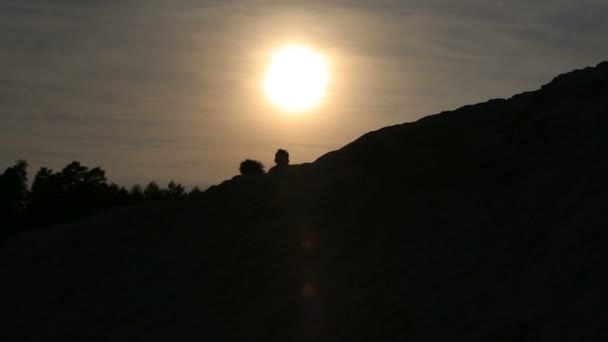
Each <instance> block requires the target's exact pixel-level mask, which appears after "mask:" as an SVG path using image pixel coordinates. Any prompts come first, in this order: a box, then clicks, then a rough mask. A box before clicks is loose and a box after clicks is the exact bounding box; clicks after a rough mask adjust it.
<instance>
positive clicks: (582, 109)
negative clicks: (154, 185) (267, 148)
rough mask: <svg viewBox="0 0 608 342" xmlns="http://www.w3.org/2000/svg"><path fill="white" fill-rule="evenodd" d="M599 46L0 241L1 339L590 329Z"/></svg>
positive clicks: (598, 307)
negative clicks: (183, 190) (323, 145)
mask: <svg viewBox="0 0 608 342" xmlns="http://www.w3.org/2000/svg"><path fill="white" fill-rule="evenodd" d="M606 151H608V62H604V63H601V64H599V65H597V66H596V67H594V68H586V69H583V70H577V71H574V72H571V73H567V74H564V75H561V76H559V77H557V78H555V79H554V80H553V81H551V82H550V83H549V84H547V85H545V86H543V87H542V88H541V89H539V90H537V91H532V92H527V93H523V94H519V95H516V96H514V97H512V98H510V99H497V100H491V101H488V102H486V103H481V104H477V105H472V106H466V107H463V108H460V109H457V110H455V111H451V112H444V113H441V114H437V115H432V116H429V117H426V118H423V119H421V120H419V121H417V122H413V123H405V124H401V125H396V126H391V127H386V128H382V129H380V130H377V131H374V132H370V133H368V134H365V135H364V136H362V137H361V138H359V139H357V140H356V141H354V142H352V143H350V144H348V145H347V146H345V147H343V148H342V149H340V150H337V151H333V152H330V153H328V154H326V155H324V156H322V157H320V158H319V159H318V160H316V161H315V162H314V163H310V164H303V165H294V166H291V167H289V168H288V169H285V170H283V171H282V172H275V173H273V174H267V175H259V176H249V177H235V178H234V179H232V180H229V181H226V182H224V183H222V184H220V185H219V186H215V187H212V188H210V189H209V190H207V191H206V192H204V193H203V194H201V195H200V196H198V197H197V198H192V199H190V200H186V201H175V202H162V203H160V202H159V203H145V204H140V205H136V206H130V207H123V208H118V209H115V210H112V211H109V212H106V213H103V214H101V215H97V216H94V217H91V218H89V219H86V220H83V221H81V222H79V223H76V224H73V225H66V226H55V227H51V228H48V229H46V230H43V231H38V232H32V233H27V234H23V235H21V236H18V237H17V238H14V239H11V240H9V241H7V242H5V243H4V244H3V245H1V246H0V272H1V274H2V275H3V285H2V291H1V294H0V303H2V304H1V305H0V313H1V314H2V316H3V317H4V319H3V320H2V323H0V339H1V340H2V341H24V340H26V341H51V340H56V341H83V340H95V341H97V340H111V341H123V340H124V341H133V340H176V341H190V340H192V341H193V340H288V341H297V340H314V339H318V340H405V339H411V340H441V339H444V340H448V339H454V338H456V339H458V340H585V341H586V340H605V339H606V338H608V331H607V328H606V325H605V322H607V321H608V310H606V307H608V294H607V293H606V289H607V288H608V275H607V274H606V272H605V267H606V260H608V249H606V248H605V243H606V241H608V230H607V229H606V228H607V227H608V217H607V216H606V208H607V203H608V181H607V179H606V175H607V174H608V173H607V171H608V153H606Z"/></svg>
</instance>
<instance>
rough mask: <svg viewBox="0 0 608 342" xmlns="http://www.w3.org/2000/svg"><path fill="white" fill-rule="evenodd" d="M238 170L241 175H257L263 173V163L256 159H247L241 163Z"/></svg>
mask: <svg viewBox="0 0 608 342" xmlns="http://www.w3.org/2000/svg"><path fill="white" fill-rule="evenodd" d="M239 171H240V172H241V174H242V175H258V174H262V173H264V172H265V171H264V164H262V163H261V162H259V161H257V160H251V159H247V160H245V161H243V162H242V163H241V166H240V167H239Z"/></svg>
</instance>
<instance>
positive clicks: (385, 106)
mask: <svg viewBox="0 0 608 342" xmlns="http://www.w3.org/2000/svg"><path fill="white" fill-rule="evenodd" d="M606 18H608V1H605V0H568V1H566V0H551V1H545V0H539V1H529V0H508V1H507V0H505V1H492V0H470V1H458V0H411V1H396V0H374V1H369V0H365V1H364V0H351V1H346V0H322V1H321V0H318V1H316V0H311V1H289V0H283V1H262V0H247V1H226V0H197V1H194V0H175V1H165V0H103V1H102V0H27V1H26V0H0V168H1V169H4V168H6V167H8V166H10V165H12V164H13V163H14V161H15V160H16V159H26V160H27V161H28V162H29V164H30V169H29V177H30V180H31V179H33V177H34V174H35V172H36V171H37V170H38V168H40V167H41V166H47V167H51V168H53V169H54V170H60V169H61V168H62V167H63V166H65V165H66V164H68V163H69V162H71V161H72V160H78V161H81V162H82V163H83V164H85V165H87V166H89V167H94V166H101V167H102V168H103V169H104V170H106V172H107V176H108V178H109V180H110V181H112V182H116V183H118V184H121V185H125V186H130V185H132V184H135V183H139V184H144V185H145V184H146V183H147V182H149V181H152V180H154V181H157V182H159V183H160V184H161V185H162V184H166V183H167V182H168V181H169V180H171V179H174V180H176V181H178V182H180V183H182V184H185V185H187V186H189V187H192V186H195V185H198V186H199V187H201V188H206V187H208V186H209V185H212V184H217V183H219V182H221V181H222V180H225V179H229V178H231V177H232V176H234V175H236V174H238V166H239V163H240V162H241V161H243V160H244V159H247V158H251V159H257V160H260V161H262V162H263V163H264V164H265V165H266V166H267V167H270V166H272V165H273V164H274V163H273V159H274V153H275V151H276V150H277V149H278V148H284V149H287V150H288V151H289V152H290V159H291V162H292V164H294V163H304V162H312V161H314V160H315V159H317V158H318V157H320V156H321V155H323V154H325V153H327V152H329V151H331V150H335V149H338V148H340V147H342V146H344V145H345V144H347V143H349V142H351V141H353V140H354V139H356V138H357V137H359V136H361V135H362V134H364V133H366V132H368V131H372V130H376V129H379V128H382V127H384V126H388V125H393V124H398V123H403V122H410V121H415V120H417V119H419V118H421V117H424V116H426V115H430V114H435V113H438V112H441V111H445V110H452V109H456V108H458V107H460V106H463V105H467V104H472V103H477V102H483V101H486V100H488V99H491V98H506V97H510V96H512V95H514V94H516V93H520V92H523V91H529V90H534V89H537V88H539V87H540V86H541V85H542V84H545V83H547V82H549V81H550V80H551V79H552V78H553V77H555V76H557V75H558V74H560V73H563V72H567V71H570V70H573V69H578V68H582V67H586V66H592V65H596V64H598V63H599V62H601V61H602V60H606V59H608V20H606ZM286 44H299V45H306V46H309V47H312V48H314V49H315V50H316V51H318V52H319V53H321V54H323V55H324V56H326V58H327V60H328V64H329V66H330V72H331V83H330V85H329V86H328V88H327V93H326V96H325V98H324V100H323V102H322V104H321V105H320V106H318V107H317V108H315V109H314V110H311V111H309V112H307V113H305V114H300V115H289V114H287V113H285V112H284V111H282V110H281V109H279V108H277V107H276V106H273V105H272V104H271V103H270V101H269V100H268V99H267V97H266V96H265V94H264V93H263V89H262V82H263V78H264V72H265V71H266V69H267V66H268V63H269V60H270V58H271V56H272V53H273V52H274V51H275V50H276V49H277V48H279V47H281V46H283V45H286Z"/></svg>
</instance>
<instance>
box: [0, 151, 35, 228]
mask: <svg viewBox="0 0 608 342" xmlns="http://www.w3.org/2000/svg"><path fill="white" fill-rule="evenodd" d="M27 166H28V165H27V162H26V161H25V160H17V161H16V162H15V165H14V166H11V167H9V168H7V169H6V170H5V171H4V173H3V174H2V175H0V225H1V226H3V228H5V229H3V230H2V231H0V238H2V239H3V238H5V237H7V236H10V235H12V234H14V233H15V232H17V231H19V230H20V229H21V226H23V224H22V222H21V219H22V215H23V213H24V211H25V209H26V206H27V204H28V203H27V202H28V197H29V191H28V189H27Z"/></svg>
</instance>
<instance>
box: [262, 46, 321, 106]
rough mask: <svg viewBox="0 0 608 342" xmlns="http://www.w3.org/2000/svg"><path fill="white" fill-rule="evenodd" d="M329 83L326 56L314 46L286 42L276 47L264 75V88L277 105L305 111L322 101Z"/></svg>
mask: <svg viewBox="0 0 608 342" xmlns="http://www.w3.org/2000/svg"><path fill="white" fill-rule="evenodd" d="M328 83H329V68H328V66H327V62H326V61H325V59H324V58H323V57H322V56H321V55H320V54H319V53H317V52H315V51H314V50H311V49H309V48H305V47H300V46H287V47H283V48H281V49H279V50H277V51H276V52H275V54H274V56H273V58H272V62H271V63H270V67H269V68H268V72H267V74H266V78H265V79H264V90H265V91H266V94H267V95H268V97H269V98H270V100H271V101H272V102H273V103H274V104H275V105H277V106H279V107H281V108H283V109H285V110H287V111H290V112H302V111H306V110H308V109H311V108H313V107H314V106H316V105H317V104H319V103H320V102H321V100H322V99H323V96H324V95H325V89H326V88H327V84H328Z"/></svg>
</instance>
